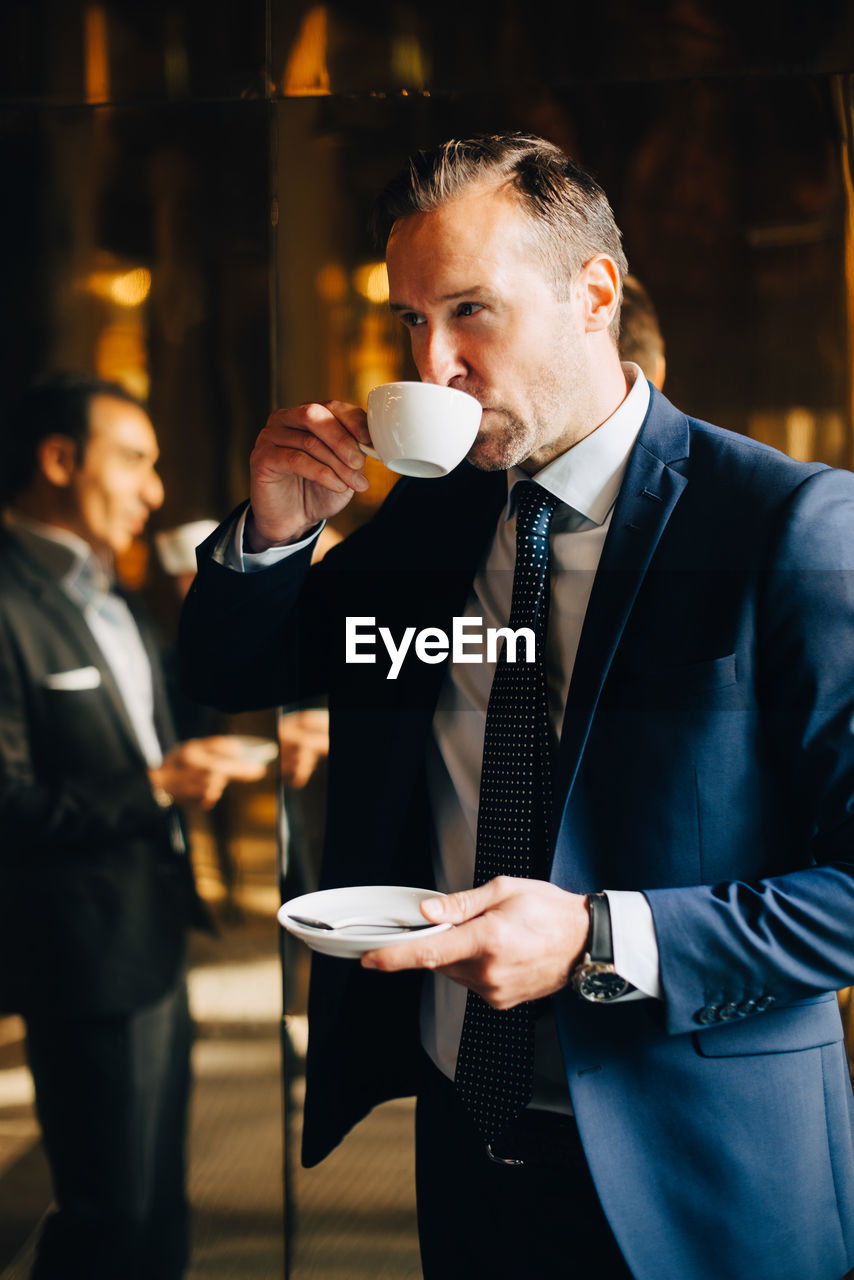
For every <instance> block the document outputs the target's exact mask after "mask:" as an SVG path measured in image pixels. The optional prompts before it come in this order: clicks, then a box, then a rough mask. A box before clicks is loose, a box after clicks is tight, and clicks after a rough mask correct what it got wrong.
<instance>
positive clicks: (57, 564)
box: [4, 509, 113, 604]
mask: <svg viewBox="0 0 854 1280" xmlns="http://www.w3.org/2000/svg"><path fill="white" fill-rule="evenodd" d="M4 520H5V524H6V527H7V528H8V529H10V530H11V531H12V532H13V533H14V535H15V537H16V538H17V539H18V541H19V542H20V543H22V544H23V546H24V547H25V548H26V550H27V552H28V553H29V554H30V555H31V556H32V557H33V559H34V560H35V561H36V562H37V563H38V564H40V565H41V567H42V568H43V569H45V570H46V571H47V572H48V573H49V574H50V576H51V577H52V578H55V579H57V581H58V582H59V585H60V586H61V587H62V588H63V589H64V590H65V591H66V592H68V593H69V594H70V595H72V596H74V597H75V598H76V599H78V600H79V601H80V602H81V603H82V604H90V603H92V601H93V600H94V599H95V598H96V597H97V596H101V595H104V594H106V593H107V592H108V591H110V589H111V588H112V586H113V577H112V574H110V573H108V572H107V570H106V569H105V568H104V566H103V565H102V563H101V561H100V560H99V559H98V558H97V557H96V555H95V553H94V552H93V550H92V548H91V547H90V546H89V543H88V542H87V541H86V540H85V538H81V537H79V536H78V534H76V533H72V532H71V531H70V530H69V529H59V528H57V526H56V525H52V524H44V523H43V522H42V521H41V520H33V518H32V517H31V516H25V515H23V514H22V513H21V512H20V511H15V510H14V509H10V510H7V511H6V513H5V517H4Z"/></svg>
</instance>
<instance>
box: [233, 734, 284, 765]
mask: <svg viewBox="0 0 854 1280" xmlns="http://www.w3.org/2000/svg"><path fill="white" fill-rule="evenodd" d="M228 740H229V742H233V743H234V745H235V746H236V747H239V748H240V755H241V757H242V758H243V759H244V760H251V761H252V762H253V763H254V764H269V763H270V761H271V760H275V759H276V756H277V755H278V754H279V744H278V742H274V741H273V739H272V738H256V737H253V735H252V734H250V733H230V734H229V735H228Z"/></svg>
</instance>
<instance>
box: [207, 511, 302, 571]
mask: <svg viewBox="0 0 854 1280" xmlns="http://www.w3.org/2000/svg"><path fill="white" fill-rule="evenodd" d="M248 514H249V507H248V506H247V507H244V509H243V511H241V513H240V515H239V516H237V517H236V518H235V520H234V521H233V522H232V523H231V524H230V525H227V526H226V528H225V530H224V532H223V535H222V537H221V538H220V540H219V542H218V543H217V544H216V546H215V547H214V550H213V559H214V560H216V562H217V564H221V565H224V566H225V568H226V569H234V570H235V571H236V572H237V573H257V571H258V570H259V569H268V568H269V567H270V566H271V565H274V564H279V563H280V562H281V561H282V560H287V559H288V558H289V557H290V556H292V555H294V554H295V553H296V552H297V551H302V550H303V548H304V547H310V546H311V544H312V543H313V542H316V541H317V539H318V538H319V537H320V535H321V533H322V532H323V530H324V528H325V527H326V521H325V520H321V522H320V524H318V525H316V526H315V528H314V529H312V531H311V533H310V534H308V536H307V537H305V538H303V539H302V541H301V542H292V543H289V544H288V546H286V547H268V549H267V550H266V551H244V550H243V530H244V529H245V527H246V517H247V515H248Z"/></svg>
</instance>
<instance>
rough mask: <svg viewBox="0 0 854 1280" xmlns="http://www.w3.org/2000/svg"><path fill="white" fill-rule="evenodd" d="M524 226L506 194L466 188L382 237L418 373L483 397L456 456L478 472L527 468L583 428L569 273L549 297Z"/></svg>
mask: <svg viewBox="0 0 854 1280" xmlns="http://www.w3.org/2000/svg"><path fill="white" fill-rule="evenodd" d="M530 234H531V233H530V229H529V223H528V220H527V218H526V215H525V214H524V213H523V212H522V210H521V209H520V207H519V205H518V203H517V202H516V201H515V199H514V198H513V196H512V194H507V193H504V192H502V191H500V190H499V191H497V190H496V189H495V188H494V187H485V186H483V187H482V186H478V187H473V188H470V189H469V190H468V191H466V192H465V193H464V194H463V195H462V196H460V197H458V198H457V199H455V200H453V201H451V202H450V203H448V204H446V205H444V206H443V207H441V208H439V209H437V210H436V211H434V212H433V213H425V214H413V215H411V216H410V217H408V218H405V219H403V220H402V221H401V222H399V223H397V224H396V226H395V227H394V229H393V231H392V234H391V237H390V239H389V243H388V251H387V260H388V274H389V287H390V302H391V307H392V310H393V311H394V312H395V314H396V315H397V316H399V318H400V320H401V321H402V323H403V324H404V325H406V327H407V328H408V329H409V331H410V337H411V341H412V354H413V357H414V359H415V363H416V365H417V367H418V372H419V374H420V375H421V378H422V380H423V381H424V382H436V383H439V384H441V385H443V386H451V387H457V388H459V390H461V391H466V392H468V393H469V395H473V396H474V397H475V398H476V399H477V400H479V401H480V403H481V404H482V405H483V410H484V412H483V420H482V423H481V427H480V431H479V432H478V436H477V439H476V440H475V443H474V445H473V446H472V448H471V451H470V452H469V455H468V458H469V461H470V462H472V463H474V465H475V466H477V467H480V468H482V469H483V470H487V471H493V470H503V469H506V468H507V467H510V466H513V465H515V464H517V463H520V462H523V461H527V465H528V469H529V470H531V471H534V470H537V469H538V468H539V467H541V466H544V465H545V463H546V462H548V461H550V460H551V458H554V457H557V456H558V454H560V453H563V452H564V450H565V449H567V448H569V447H570V445H572V444H574V443H576V441H577V440H578V439H580V438H581V436H582V435H584V434H586V432H587V430H589V429H590V426H589V425H588V426H585V425H584V423H585V405H586V404H587V402H588V398H589V397H588V388H589V386H590V380H591V377H592V374H591V369H590V362H589V359H588V353H587V350H586V343H585V323H584V307H583V302H582V293H581V290H580V288H579V286H578V284H577V282H576V281H573V282H572V284H571V285H570V287H569V288H568V289H567V291H566V292H567V299H566V301H560V300H558V298H556V297H555V292H554V287H553V284H552V282H551V280H550V279H549V278H548V276H547V275H546V272H545V269H544V267H543V265H542V263H541V260H540V259H539V258H538V256H537V254H536V252H535V250H534V249H533V247H532V245H531V241H530ZM592 425H596V424H595V423H593V424H592Z"/></svg>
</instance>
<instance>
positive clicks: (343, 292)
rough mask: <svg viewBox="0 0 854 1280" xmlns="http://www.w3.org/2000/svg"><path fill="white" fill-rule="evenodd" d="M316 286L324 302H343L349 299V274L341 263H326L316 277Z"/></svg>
mask: <svg viewBox="0 0 854 1280" xmlns="http://www.w3.org/2000/svg"><path fill="white" fill-rule="evenodd" d="M315 285H316V287H317V292H318V293H319V294H320V296H321V298H322V299H323V301H324V302H343V301H344V299H345V298H346V297H347V288H348V286H347V272H346V271H345V270H344V268H343V267H342V266H341V263H340V262H325V263H324V264H323V266H322V267H321V268H320V270H319V271H318V273H317V276H316V277H315Z"/></svg>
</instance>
